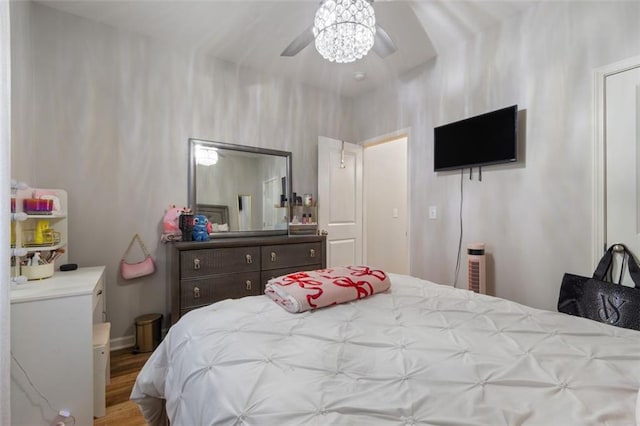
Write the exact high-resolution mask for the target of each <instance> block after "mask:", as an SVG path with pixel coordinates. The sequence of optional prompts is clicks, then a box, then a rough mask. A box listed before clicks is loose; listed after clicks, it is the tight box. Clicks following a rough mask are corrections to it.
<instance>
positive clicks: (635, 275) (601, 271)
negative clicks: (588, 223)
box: [593, 243, 640, 288]
mask: <svg viewBox="0 0 640 426" xmlns="http://www.w3.org/2000/svg"><path fill="white" fill-rule="evenodd" d="M616 246H620V247H622V256H625V254H626V256H627V267H628V268H629V275H630V276H631V279H632V280H633V282H634V284H635V288H640V267H638V263H637V262H636V259H635V258H634V257H633V253H631V251H629V249H628V248H627V247H626V246H625V245H624V244H620V243H618V244H613V245H612V246H611V247H609V248H608V249H607V252H606V253H605V254H604V256H602V259H600V262H599V263H598V266H597V267H596V270H595V271H594V273H593V278H595V279H597V280H600V281H606V280H605V277H606V276H607V273H608V272H609V269H611V264H612V262H613V251H614V248H615V247H616ZM622 267H623V268H624V257H623V262H622Z"/></svg>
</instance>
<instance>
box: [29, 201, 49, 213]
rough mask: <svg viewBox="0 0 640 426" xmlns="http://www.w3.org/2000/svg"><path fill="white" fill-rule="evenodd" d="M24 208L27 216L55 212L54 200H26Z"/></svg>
mask: <svg viewBox="0 0 640 426" xmlns="http://www.w3.org/2000/svg"><path fill="white" fill-rule="evenodd" d="M23 207H24V212H25V213H26V214H51V211H52V210H53V200H47V199H42V198H25V199H24V202H23Z"/></svg>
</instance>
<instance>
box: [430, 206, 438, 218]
mask: <svg viewBox="0 0 640 426" xmlns="http://www.w3.org/2000/svg"><path fill="white" fill-rule="evenodd" d="M437 218H438V207H437V206H429V219H437Z"/></svg>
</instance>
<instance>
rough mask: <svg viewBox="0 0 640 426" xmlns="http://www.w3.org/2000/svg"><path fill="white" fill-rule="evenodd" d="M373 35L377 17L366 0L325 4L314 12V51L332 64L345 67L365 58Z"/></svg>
mask: <svg viewBox="0 0 640 426" xmlns="http://www.w3.org/2000/svg"><path fill="white" fill-rule="evenodd" d="M375 34H376V17H375V13H374V11H373V7H372V6H371V3H370V2H369V1H368V0H325V1H324V2H322V4H321V5H320V7H319V8H318V11H317V12H316V16H315V20H314V23H313V36H314V37H315V45H316V49H317V50H318V52H319V53H320V54H321V55H322V57H323V58H325V59H327V60H329V61H331V62H338V63H348V62H353V61H355V60H357V59H360V58H362V57H364V56H365V55H366V54H367V53H368V52H369V50H371V47H372V46H373V42H374V37H375Z"/></svg>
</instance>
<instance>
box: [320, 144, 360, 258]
mask: <svg viewBox="0 0 640 426" xmlns="http://www.w3.org/2000/svg"><path fill="white" fill-rule="evenodd" d="M318 226H319V228H320V229H323V230H326V231H327V232H328V235H327V267H328V268H330V267H332V266H340V265H359V264H362V147H361V146H360V145H355V144H352V143H348V142H343V141H339V140H335V139H330V138H326V137H324V136H320V137H318Z"/></svg>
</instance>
